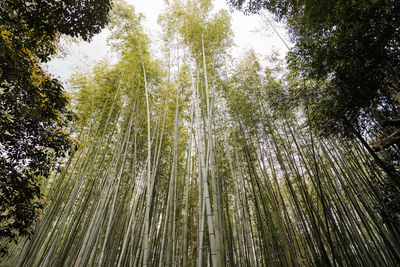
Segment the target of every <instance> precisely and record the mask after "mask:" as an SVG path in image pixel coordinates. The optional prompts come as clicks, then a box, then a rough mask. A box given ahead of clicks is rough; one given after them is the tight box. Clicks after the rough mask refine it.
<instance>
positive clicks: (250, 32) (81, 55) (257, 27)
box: [45, 0, 288, 83]
mask: <svg viewBox="0 0 400 267" xmlns="http://www.w3.org/2000/svg"><path fill="white" fill-rule="evenodd" d="M125 1H126V2H128V3H129V4H131V5H133V6H134V7H135V10H136V12H140V13H143V14H144V16H145V19H144V21H143V26H144V29H145V32H146V33H147V34H148V35H149V36H150V37H151V39H152V40H153V42H152V43H153V46H152V49H153V50H154V51H153V53H157V51H156V50H157V44H159V43H160V42H157V40H159V38H160V36H161V28H160V26H159V25H158V24H157V19H158V16H159V14H160V13H162V11H163V9H164V6H165V5H164V0H147V1H143V0H125ZM220 9H226V10H230V9H229V6H228V5H227V4H226V1H225V0H214V10H215V11H218V10H220ZM230 14H231V24H232V30H233V33H234V43H235V46H234V48H233V50H232V54H233V57H234V58H240V57H241V56H242V55H243V54H244V53H245V52H246V51H248V50H249V49H254V50H255V51H256V52H257V53H258V54H259V55H260V56H261V57H267V56H269V55H271V54H272V52H273V51H276V52H278V53H279V55H280V56H281V57H282V58H283V57H284V55H285V54H286V52H287V48H286V46H285V45H284V44H283V42H282V41H281V40H280V39H279V37H278V35H277V34H276V33H274V31H273V30H272V28H271V26H270V25H269V24H268V23H265V20H263V19H262V17H261V16H260V15H250V16H246V15H244V14H243V13H241V12H239V11H233V10H230ZM265 15H267V16H268V14H265ZM263 21H264V22H263ZM274 25H275V27H276V29H277V30H278V32H279V33H280V35H281V36H283V37H284V39H286V40H287V39H288V38H287V37H286V34H285V30H284V27H283V25H280V24H276V23H274ZM108 33H109V31H108V30H107V29H104V30H103V31H102V32H101V33H99V34H98V35H96V36H94V38H93V40H92V41H91V42H90V43H88V42H83V41H81V42H73V41H71V40H62V47H63V48H64V49H65V51H64V53H63V55H62V56H57V57H56V58H54V59H53V60H51V61H50V62H49V63H47V64H46V65H45V67H46V68H47V70H48V71H49V72H50V73H52V74H53V75H54V76H55V77H56V78H59V79H60V80H61V81H63V82H64V83H65V82H67V80H68V78H69V77H70V76H71V74H72V73H73V72H76V71H88V70H90V69H91V68H92V67H93V65H94V64H95V63H96V62H97V61H98V60H100V59H102V58H104V57H106V58H108V59H110V60H111V62H113V58H114V57H115V56H113V55H112V53H111V52H110V49H109V47H108V46H107V43H106V38H107V36H108ZM287 42H288V41H287Z"/></svg>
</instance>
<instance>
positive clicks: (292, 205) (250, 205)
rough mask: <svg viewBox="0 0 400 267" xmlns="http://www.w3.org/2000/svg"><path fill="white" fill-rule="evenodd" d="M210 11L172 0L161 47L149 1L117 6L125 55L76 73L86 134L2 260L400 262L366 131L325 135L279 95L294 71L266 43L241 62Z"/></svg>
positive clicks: (116, 34)
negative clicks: (145, 12)
mask: <svg viewBox="0 0 400 267" xmlns="http://www.w3.org/2000/svg"><path fill="white" fill-rule="evenodd" d="M212 10H213V9H212V3H211V1H209V0H202V1H190V0H188V1H185V2H181V1H171V3H170V4H169V5H168V6H167V7H166V9H165V11H164V13H163V14H162V15H161V16H160V19H159V21H160V25H161V26H162V28H163V51H162V53H163V60H155V59H153V58H152V56H151V54H150V52H149V46H150V41H149V38H148V37H147V36H146V35H145V33H144V32H145V31H144V30H143V28H142V26H141V24H140V23H141V17H140V15H137V14H135V13H134V11H133V8H131V7H129V6H127V5H125V4H123V3H119V4H117V5H116V6H115V8H114V10H113V17H112V19H113V21H112V26H111V31H112V36H111V39H110V41H111V43H112V44H113V47H114V48H115V49H116V51H117V52H118V54H119V62H118V63H117V64H115V65H110V64H109V63H107V61H102V62H101V63H99V64H98V65H97V66H96V67H95V68H94V69H93V71H92V72H90V73H83V74H82V73H81V74H76V75H75V76H74V78H73V80H72V82H71V84H72V88H73V89H71V90H74V98H73V99H74V100H73V101H74V103H73V104H74V107H75V109H76V111H77V113H78V114H80V116H81V120H80V121H79V122H77V123H76V124H75V125H74V126H73V129H72V130H73V132H74V133H75V135H76V136H75V137H76V138H77V139H79V140H80V142H81V148H80V149H79V150H78V151H76V152H75V153H74V154H73V156H71V157H70V158H68V160H67V161H66V162H65V163H64V166H63V168H62V171H61V172H59V173H55V174H54V175H53V176H52V177H51V178H49V180H47V181H46V182H45V184H44V187H45V196H46V199H47V205H48V208H47V209H46V211H45V214H43V215H42V218H41V220H40V222H38V223H37V225H36V228H35V231H34V232H35V234H34V235H33V236H32V237H31V238H30V239H29V240H25V241H24V242H21V243H20V244H18V245H15V247H14V248H13V249H12V251H11V252H10V254H9V255H7V256H6V257H4V258H2V260H1V263H0V265H1V266H140V265H141V266H397V265H398V264H399V263H400V241H399V240H400V233H399V225H398V224H396V221H395V220H387V219H386V218H387V217H388V216H390V214H389V212H388V211H387V208H386V202H385V196H384V195H383V193H382V192H383V191H382V190H381V188H382V187H383V186H384V185H385V183H386V182H387V179H388V178H387V175H386V173H385V172H384V171H383V170H381V169H380V168H378V167H377V165H376V164H375V162H374V159H373V158H372V157H371V156H370V154H369V153H368V152H367V151H366V150H365V148H364V147H363V145H362V144H361V143H359V142H356V141H348V142H343V141H340V142H339V141H338V140H335V139H329V138H321V137H319V136H318V135H316V134H314V133H313V131H312V129H310V127H309V126H307V125H306V124H305V123H304V121H305V119H304V118H305V117H306V116H307V112H306V109H299V108H298V109H290V108H285V109H283V108H282V109H278V108H276V105H275V104H276V103H275V102H276V99H277V98H279V92H280V91H284V90H285V88H286V87H287V86H291V82H290V81H289V78H288V76H287V75H280V76H279V75H275V72H274V69H273V68H264V67H262V65H261V63H260V60H259V59H258V58H257V56H256V55H255V53H254V52H251V51H250V52H248V53H247V54H246V55H245V56H244V57H243V60H242V61H241V62H240V63H238V64H236V65H235V66H231V65H232V64H230V62H231V57H230V54H229V51H230V47H231V46H232V32H231V30H230V22H229V15H228V13H227V12H226V11H219V12H213V11H212ZM233 65H234V64H233ZM274 76H275V77H274ZM277 77H281V78H277ZM274 101H275V102H274ZM289 104H290V103H289Z"/></svg>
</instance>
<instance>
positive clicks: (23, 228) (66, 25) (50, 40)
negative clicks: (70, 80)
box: [0, 0, 111, 252]
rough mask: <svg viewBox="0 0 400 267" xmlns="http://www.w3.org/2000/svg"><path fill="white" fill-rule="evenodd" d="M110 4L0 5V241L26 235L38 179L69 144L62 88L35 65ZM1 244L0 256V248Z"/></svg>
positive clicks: (88, 27) (95, 26) (84, 30)
mask: <svg viewBox="0 0 400 267" xmlns="http://www.w3.org/2000/svg"><path fill="white" fill-rule="evenodd" d="M110 7H111V3H110V1H105V0H103V1H100V0H98V1H19V0H16V1H8V0H6V1H2V2H1V3H0V25H1V26H0V239H1V240H2V241H4V242H5V241H12V240H16V239H17V238H18V237H19V236H23V235H27V234H29V233H30V232H31V226H32V224H33V222H34V221H35V219H36V218H37V217H38V215H39V214H40V211H41V210H42V209H43V208H44V206H45V205H44V201H43V200H42V195H41V189H40V183H39V180H40V179H41V178H42V177H43V178H46V177H48V176H49V174H50V171H51V170H53V169H58V167H59V162H60V159H61V158H62V157H64V156H65V154H66V153H68V151H70V150H71V149H72V147H73V146H74V143H75V142H74V140H73V139H72V138H70V137H69V134H68V133H67V132H66V131H65V130H64V129H65V127H66V126H67V125H68V123H69V122H71V121H73V120H74V118H75V115H74V114H73V113H72V112H71V111H70V109H69V99H68V97H67V96H66V95H65V93H64V90H63V86H62V85H61V83H60V82H59V81H58V80H56V79H53V78H52V77H51V76H50V75H48V74H46V73H45V72H44V71H43V70H42V69H41V67H40V63H41V62H45V61H47V60H48V59H49V57H50V56H52V55H54V54H55V53H56V47H57V41H58V38H59V36H60V35H61V34H67V35H70V36H80V37H82V38H83V39H84V40H89V39H90V38H91V37H92V36H93V35H94V34H95V33H98V32H99V31H100V29H101V28H102V27H104V26H105V24H106V22H107V13H108V11H109V9H110ZM4 242H3V245H2V246H1V247H0V249H1V252H5V250H6V247H7V245H4V244H6V243H4Z"/></svg>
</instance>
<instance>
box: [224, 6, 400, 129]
mask: <svg viewBox="0 0 400 267" xmlns="http://www.w3.org/2000/svg"><path fill="white" fill-rule="evenodd" d="M230 3H231V5H232V6H234V7H236V8H240V9H243V10H245V11H248V12H258V11H259V10H260V9H261V8H266V9H268V10H269V11H270V12H272V13H274V15H276V17H277V18H278V19H281V20H283V21H285V22H286V23H287V28H288V31H289V33H290V34H291V38H292V40H293V41H294V42H295V46H294V48H293V49H292V51H291V52H290V54H289V58H288V59H289V62H290V65H291V69H292V70H294V71H295V72H296V73H297V78H299V77H302V78H303V79H304V80H312V81H313V82H312V83H313V84H314V86H312V87H313V88H311V89H312V90H310V88H308V89H305V88H304V84H299V88H300V89H301V92H299V90H297V92H296V93H297V94H300V95H302V98H303V99H304V100H306V104H307V105H310V107H309V108H310V113H311V115H310V118H309V119H310V120H311V122H312V123H313V124H315V125H316V126H318V128H319V129H320V130H321V131H322V132H323V133H325V134H332V133H333V134H341V135H347V136H349V135H351V131H350V130H349V129H350V127H355V128H356V129H358V130H360V131H361V132H368V131H369V132H370V133H371V132H372V133H374V132H376V131H377V130H380V128H381V126H382V123H383V121H386V120H388V119H392V118H395V117H398V116H399V114H400V113H399V103H398V102H397V101H396V100H395V98H396V97H397V94H398V93H399V90H400V84H399V80H400V77H399V67H400V57H399V54H400V49H399V47H400V46H399V44H400V32H399V30H398V29H399V27H400V20H399V14H400V2H399V1H395V0H392V1H388V0H379V1H367V0H364V1H332V0H324V1H305V0H302V1H250V2H247V1H230Z"/></svg>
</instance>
